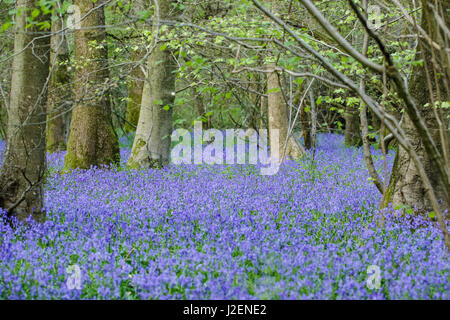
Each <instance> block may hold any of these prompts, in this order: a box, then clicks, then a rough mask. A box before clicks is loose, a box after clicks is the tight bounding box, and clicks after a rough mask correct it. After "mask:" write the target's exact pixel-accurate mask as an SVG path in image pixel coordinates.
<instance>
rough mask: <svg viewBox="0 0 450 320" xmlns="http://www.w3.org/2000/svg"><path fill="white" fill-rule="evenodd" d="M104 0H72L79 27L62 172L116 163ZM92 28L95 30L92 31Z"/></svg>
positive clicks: (76, 31) (117, 156)
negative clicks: (72, 98)
mask: <svg viewBox="0 0 450 320" xmlns="http://www.w3.org/2000/svg"><path fill="white" fill-rule="evenodd" d="M103 3H104V0H99V1H97V2H95V3H93V2H92V1H90V0H75V1H74V4H75V5H77V6H78V7H79V9H80V13H81V17H84V16H85V15H86V14H87V13H88V12H89V11H91V12H90V13H89V14H88V15H87V16H86V18H85V19H84V20H82V21H81V28H80V29H77V30H75V56H76V71H75V90H74V91H75V103H76V106H75V108H74V109H73V112H72V120H71V124H70V134H69V141H68V143H67V154H66V158H65V167H66V169H74V168H82V169H88V168H90V167H91V166H100V165H108V164H111V163H118V162H119V161H120V153H119V143H118V139H117V135H116V133H115V131H114V129H113V126H112V121H111V109H110V101H109V90H108V88H107V87H105V86H107V83H106V82H107V80H108V76H109V72H108V62H107V59H108V52H107V48H106V44H105V43H104V40H105V29H104V27H101V26H104V25H105V14H104V7H103V6H101V5H102V4H103ZM93 27H95V28H93Z"/></svg>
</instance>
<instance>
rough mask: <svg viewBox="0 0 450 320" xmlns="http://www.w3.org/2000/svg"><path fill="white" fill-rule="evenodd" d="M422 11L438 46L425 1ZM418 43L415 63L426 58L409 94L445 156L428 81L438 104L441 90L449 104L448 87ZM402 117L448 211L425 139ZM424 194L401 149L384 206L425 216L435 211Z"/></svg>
mask: <svg viewBox="0 0 450 320" xmlns="http://www.w3.org/2000/svg"><path fill="white" fill-rule="evenodd" d="M437 2H438V3H439V4H440V5H442V6H443V8H444V10H445V9H446V8H449V7H450V0H441V1H437ZM422 8H423V14H422V15H423V16H422V23H421V25H422V28H423V29H424V30H426V31H428V34H429V35H430V36H431V38H432V39H433V40H434V41H436V42H438V41H439V39H438V30H437V27H436V24H434V23H433V20H432V19H430V18H431V17H432V15H433V13H432V11H431V10H430V8H429V7H428V5H427V3H426V1H422ZM445 20H446V24H447V25H448V24H449V23H450V13H449V11H448V10H447V12H446V16H445ZM419 41H420V43H419V47H418V52H417V53H416V57H415V59H416V60H420V59H422V58H423V56H422V53H421V52H420V51H421V50H423V54H424V65H423V66H416V67H414V69H413V74H412V77H411V80H410V83H409V92H410V94H411V95H412V97H413V98H414V99H415V101H416V103H417V105H418V106H419V107H420V110H421V115H422V117H423V119H424V120H425V122H426V124H427V126H428V128H429V130H430V133H431V135H432V137H433V140H434V141H436V144H437V145H438V146H439V148H440V149H441V152H443V151H444V150H445V149H446V150H448V148H449V146H448V144H447V145H442V141H441V139H440V136H439V126H438V122H437V121H436V117H435V114H434V112H433V108H432V107H430V106H428V107H426V105H427V104H430V105H431V101H432V99H431V98H432V96H431V94H430V91H429V90H428V88H427V87H428V86H427V81H428V80H427V79H429V81H431V84H432V95H433V97H434V100H435V101H436V100H438V99H437V92H438V87H439V89H440V90H439V91H440V96H441V97H440V99H441V100H443V101H448V99H449V96H448V92H447V90H446V89H445V88H446V86H445V83H444V77H441V78H440V79H439V80H438V82H436V81H435V77H434V74H433V69H434V66H433V62H432V61H433V58H432V53H431V48H430V46H429V44H428V42H427V40H424V39H422V38H420V40H419ZM438 54H439V53H438V52H437V51H435V55H437V56H438ZM427 73H428V74H427ZM442 111H443V112H444V113H445V114H444V116H443V117H442V118H443V119H442V121H443V124H444V127H445V129H447V128H448V126H449V121H448V118H447V117H448V115H449V112H448V110H442ZM403 117H404V118H403V122H402V128H403V130H404V131H405V133H406V135H407V137H408V139H409V140H410V141H411V143H412V145H413V147H414V149H415V150H416V152H417V154H418V156H419V158H420V160H421V162H422V163H423V165H424V168H425V171H426V173H427V176H428V177H429V179H430V180H431V184H432V186H433V187H434V190H433V191H434V193H435V195H436V196H437V199H438V201H440V205H441V209H442V210H445V209H448V208H449V205H450V203H448V201H447V200H446V195H445V191H444V187H443V186H442V182H441V179H440V178H439V172H438V170H437V168H436V167H435V166H433V165H432V162H431V159H430V158H429V156H428V154H427V152H426V150H425V147H424V144H423V142H422V139H421V137H420V135H419V134H418V132H417V130H416V128H415V126H414V124H413V123H412V121H411V119H410V117H408V115H407V114H406V113H404V115H403ZM445 134H446V135H447V141H448V137H449V131H448V130H446V131H445ZM425 193H426V192H425V188H424V186H423V183H422V179H421V178H420V176H419V173H418V170H417V169H416V167H415V165H414V163H413V161H412V159H411V157H410V156H409V155H408V153H407V152H406V151H405V150H404V149H403V148H402V147H401V146H400V147H399V148H398V152H397V155H396V159H395V163H394V167H393V171H392V174H391V179H390V183H389V187H388V189H387V192H386V194H385V197H384V199H383V206H386V205H388V204H389V203H392V204H393V205H394V206H399V205H402V206H405V205H406V206H409V207H411V208H413V209H414V208H415V209H417V210H415V212H416V213H418V214H425V213H427V212H430V211H432V210H433V209H432V205H431V203H430V201H429V200H428V197H426V196H425ZM447 216H448V215H447Z"/></svg>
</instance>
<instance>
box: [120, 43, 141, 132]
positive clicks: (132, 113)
mask: <svg viewBox="0 0 450 320" xmlns="http://www.w3.org/2000/svg"><path fill="white" fill-rule="evenodd" d="M144 55H145V51H144V50H137V51H135V52H134V53H133V55H132V57H133V61H135V62H137V61H139V60H141V59H142V57H143V56H144ZM130 77H131V79H130V85H129V87H128V104H127V115H126V119H127V122H126V123H125V126H124V129H125V132H127V133H128V132H134V131H136V128H137V125H138V121H139V112H140V110H141V101H142V91H143V89H144V81H145V75H144V72H143V71H142V68H141V66H136V67H135V68H134V69H133V71H132V72H131V73H130ZM130 124H131V125H130ZM133 126H134V127H133Z"/></svg>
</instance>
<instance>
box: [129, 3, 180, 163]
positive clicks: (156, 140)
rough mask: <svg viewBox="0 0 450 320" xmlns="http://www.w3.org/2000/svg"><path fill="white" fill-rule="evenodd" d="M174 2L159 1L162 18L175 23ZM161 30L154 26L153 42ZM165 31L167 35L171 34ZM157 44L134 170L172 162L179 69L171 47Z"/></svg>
mask: <svg viewBox="0 0 450 320" xmlns="http://www.w3.org/2000/svg"><path fill="white" fill-rule="evenodd" d="M175 4H177V1H175V0H164V1H162V0H160V1H159V18H160V19H165V20H176V19H177V16H178V14H179V10H178V9H176V8H175V7H174V5H175ZM158 31H159V28H158V27H157V26H156V25H155V26H154V27H153V33H154V39H156V38H157V37H156V33H157V32H158ZM168 31H169V30H166V31H165V32H168ZM163 45H164V43H163V42H158V43H156V44H155V48H154V50H153V52H152V53H151V54H150V56H149V59H148V73H149V75H148V78H147V79H146V81H145V83H144V90H143V93H142V103H141V111H140V114H139V122H138V127H137V130H136V136H135V139H134V142H133V148H132V151H131V155H130V158H129V159H128V163H127V165H128V166H129V167H131V168H141V167H160V166H163V165H165V164H167V163H168V162H169V160H170V145H171V139H170V138H171V134H172V128H173V127H172V113H173V111H172V110H173V103H174V100H175V80H176V70H177V68H178V66H177V64H176V61H175V60H174V58H173V55H172V52H171V49H170V48H169V47H167V48H164V50H161V49H162V48H161V46H163Z"/></svg>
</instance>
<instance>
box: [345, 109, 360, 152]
mask: <svg viewBox="0 0 450 320" xmlns="http://www.w3.org/2000/svg"><path fill="white" fill-rule="evenodd" d="M344 119H345V145H347V146H349V147H351V146H357V147H359V146H361V145H362V139H361V133H360V132H359V127H360V126H359V115H358V110H357V109H354V108H352V107H347V111H346V112H345V114H344Z"/></svg>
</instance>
